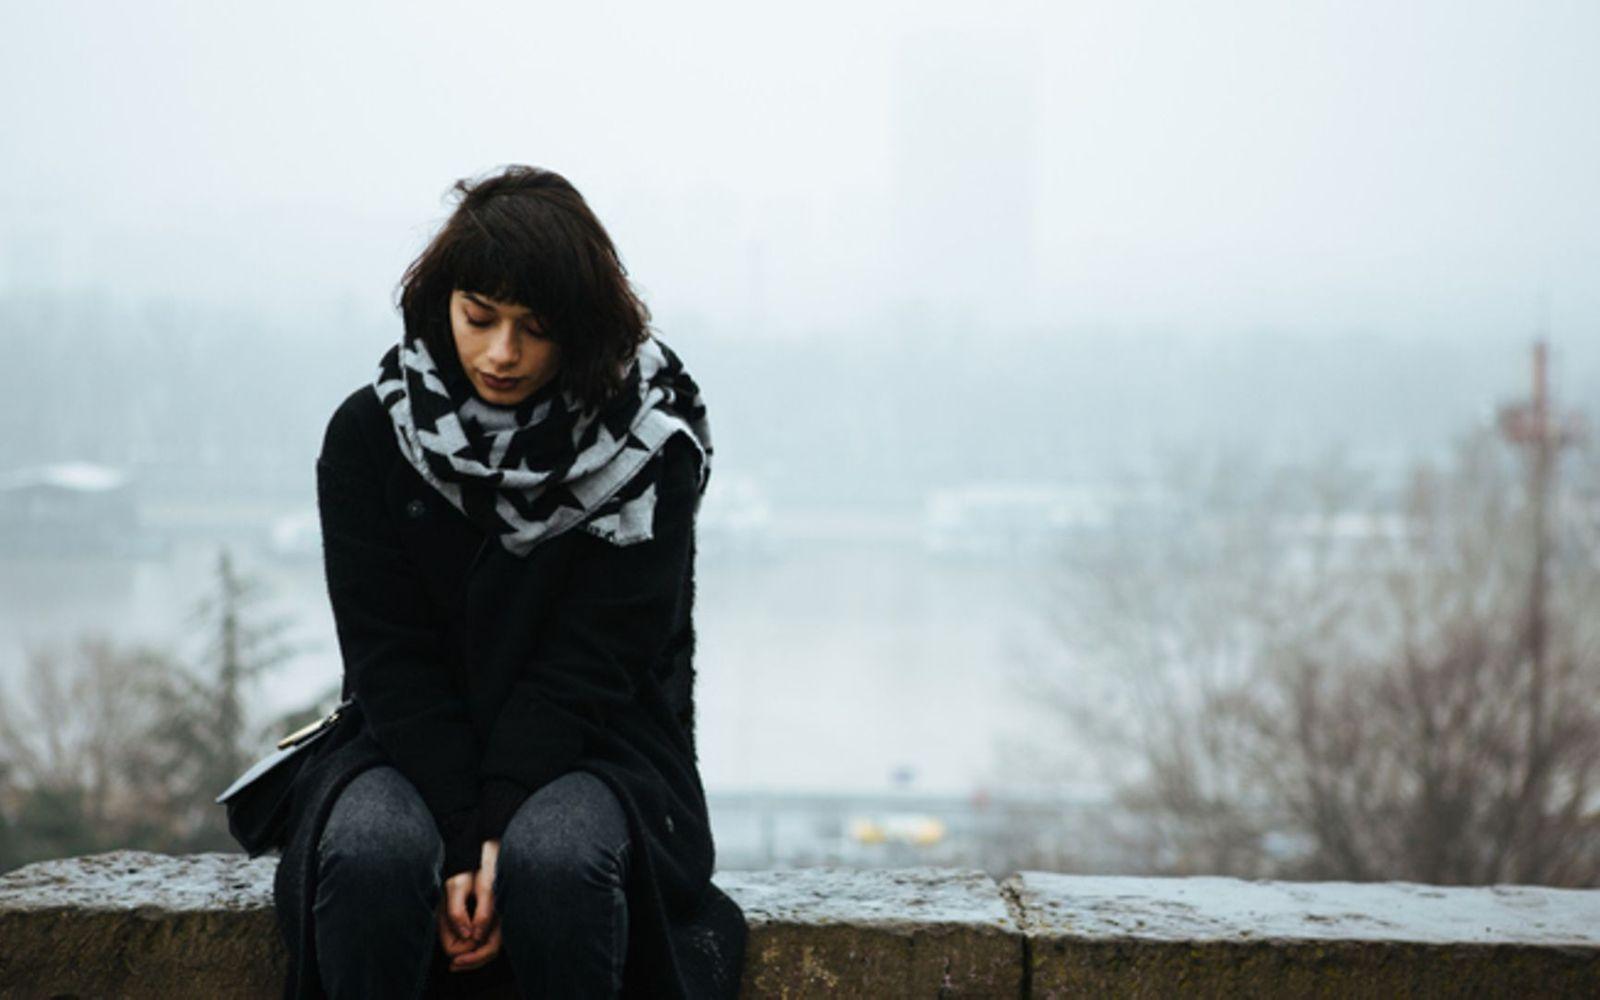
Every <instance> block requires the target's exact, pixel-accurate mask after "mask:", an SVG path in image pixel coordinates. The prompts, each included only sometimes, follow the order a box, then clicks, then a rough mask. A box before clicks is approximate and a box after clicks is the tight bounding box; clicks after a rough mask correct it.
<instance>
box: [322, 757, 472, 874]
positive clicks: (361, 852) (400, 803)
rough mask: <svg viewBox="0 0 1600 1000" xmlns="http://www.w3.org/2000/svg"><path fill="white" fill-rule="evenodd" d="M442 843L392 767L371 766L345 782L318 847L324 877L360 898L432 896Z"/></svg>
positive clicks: (429, 818) (419, 803)
mask: <svg viewBox="0 0 1600 1000" xmlns="http://www.w3.org/2000/svg"><path fill="white" fill-rule="evenodd" d="M443 863H444V841H443V839H442V838H441V837H440V836H439V831H438V829H437V827H436V826H435V825H434V822H433V817H432V814H431V813H429V812H428V810H427V808H426V806H425V805H423V803H422V800H421V796H420V795H418V793H417V792H416V790H415V788H414V787H412V786H411V785H410V783H409V782H407V781H406V779H405V778H403V777H402V776H400V774H399V772H398V771H395V770H394V769H393V768H388V767H379V768H371V769H369V770H367V771H364V772H362V773H361V774H360V775H357V777H356V778H355V779H354V780H353V781H352V782H351V783H350V785H348V786H346V788H345V791H344V793H343V794H341V795H340V797H339V800H338V801H337V802H336V803H335V804H334V809H333V812H332V814H330V816H329V817H328V822H327V826H326V827H325V828H324V830H323V835H322V840H321V842H320V843H319V845H318V864H319V866H320V873H321V876H322V877H323V878H328V879H331V880H333V881H334V882H335V883H338V884H340V885H341V886H343V887H344V889H346V890H349V891H354V892H356V893H358V894H359V895H360V896H362V897H367V898H370V896H372V895H376V896H378V897H380V898H381V897H383V896H385V895H412V894H415V893H416V892H417V891H419V890H420V891H421V892H423V893H424V894H425V895H426V896H428V898H429V899H435V898H436V897H437V895H438V894H439V893H440V892H441V891H442V889H441V880H440V877H439V872H440V867H441V866H442V864H443Z"/></svg>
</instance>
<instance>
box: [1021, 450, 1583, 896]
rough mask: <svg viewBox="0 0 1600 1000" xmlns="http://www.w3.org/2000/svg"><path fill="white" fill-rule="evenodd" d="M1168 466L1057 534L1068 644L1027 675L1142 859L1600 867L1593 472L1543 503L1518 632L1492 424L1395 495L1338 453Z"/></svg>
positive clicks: (1509, 522) (1515, 583)
mask: <svg viewBox="0 0 1600 1000" xmlns="http://www.w3.org/2000/svg"><path fill="white" fill-rule="evenodd" d="M1585 460H1586V462H1587V464H1586V465H1585V466H1584V467H1583V468H1582V469H1580V470H1579V471H1580V474H1581V475H1582V476H1584V477H1585V481H1586V482H1588V481H1592V480H1593V479H1594V478H1595V469H1594V465H1595V463H1594V460H1593V457H1592V456H1586V459H1585ZM1173 482H1174V484H1175V491H1174V492H1173V495H1174V496H1177V497H1180V498H1182V500H1183V501H1184V502H1183V503H1182V504H1181V505H1180V506H1178V507H1175V508H1171V509H1169V510H1168V511H1167V512H1166V514H1165V516H1162V517H1145V518H1137V517H1135V516H1131V515H1130V516H1129V517H1127V518H1125V520H1124V522H1123V523H1122V524H1120V525H1119V526H1118V528H1117V529H1114V530H1113V531H1111V532H1109V533H1108V534H1107V535H1106V536H1104V537H1103V538H1102V539H1101V540H1100V543H1099V544H1096V545H1092V546H1085V547H1082V548H1080V549H1078V550H1077V557H1078V558H1077V562H1076V563H1075V564H1074V565H1073V566H1071V567H1070V568H1069V572H1068V573H1067V574H1066V576H1065V578H1064V582H1063V584H1062V586H1061V587H1060V589H1059V590H1057V591H1056V592H1055V594H1054V595H1053V598H1052V599H1053V606H1054V608H1055V613H1056V615H1057V618H1056V620H1057V622H1058V624H1060V626H1061V635H1062V638H1063V640H1064V643H1065V646H1066V648H1067V649H1069V650H1070V651H1071V653H1072V654H1073V659H1072V660H1070V661H1069V669H1068V670H1066V671H1060V670H1058V671H1057V672H1056V673H1055V674H1053V675H1049V674H1036V675H1034V676H1032V677H1031V678H1030V685H1031V686H1030V691H1031V692H1032V693H1033V695H1034V696H1036V697H1040V698H1044V699H1047V700H1048V701H1050V703H1052V704H1054V705H1055V706H1056V707H1057V708H1059V710H1060V711H1061V712H1062V713H1063V714H1064V716H1065V718H1067V719H1068V720H1069V721H1070V722H1071V724H1072V728H1073V731H1074V732H1076V733H1078V734H1081V735H1082V736H1085V737H1087V739H1084V740H1082V745H1083V746H1085V747H1097V748H1099V749H1100V750H1102V751H1104V752H1105V757H1104V762H1105V764H1106V765H1107V766H1106V769H1105V773H1106V774H1107V776H1108V779H1109V781H1110V782H1111V784H1112V785H1113V787H1114V788H1116V789H1117V792H1118V796H1119V801H1120V802H1121V804H1122V806H1123V807H1124V810H1125V815H1126V816H1127V817H1128V819H1129V821H1130V822H1129V823H1128V824H1127V825H1126V826H1125V828H1124V829H1123V831H1122V832H1123V833H1124V834H1125V835H1127V836H1128V837H1129V841H1128V843H1129V849H1130V850H1133V851H1134V852H1135V853H1136V856H1137V857H1139V858H1140V864H1141V865H1142V866H1143V867H1147V868H1149V869H1153V870H1160V871H1172V872H1201V871H1205V872H1218V873H1229V874H1240V875H1247V876H1259V875H1289V876H1308V877H1336V878H1355V879H1375V878H1406V879H1416V880H1422V881H1429V882H1458V883H1462V882H1465V883H1483V882H1493V881H1518V882H1539V883H1549V884H1568V885H1580V884H1593V883H1594V882H1595V881H1596V880H1597V879H1600V798H1597V792H1596V777H1597V774H1596V771H1597V768H1600V698H1597V697H1596V695H1597V694H1600V649H1597V639H1600V636H1597V634H1596V633H1597V631H1600V629H1597V627H1596V626H1597V625H1600V622H1596V620H1595V617H1594V616H1593V615H1592V614H1587V613H1585V609H1592V608H1593V607H1595V606H1596V605H1595V603H1594V602H1595V599H1596V597H1597V596H1600V545H1597V544H1596V538H1597V536H1600V532H1597V531H1596V530H1595V529H1594V526H1593V517H1594V506H1593V504H1594V496H1595V494H1594V492H1593V491H1592V490H1591V489H1589V488H1588V487H1587V486H1579V487H1578V488H1575V489H1572V490H1570V491H1568V492H1567V493H1564V494H1562V496H1561V498H1560V499H1561V501H1562V502H1561V503H1559V504H1557V505H1556V506H1557V508H1558V509H1557V510H1556V511H1555V516H1554V518H1553V521H1552V523H1553V525H1554V526H1555V527H1554V529H1553V532H1552V538H1551V545H1552V549H1551V551H1552V552H1554V553H1555V558H1554V559H1552V560H1551V561H1550V567H1549V570H1550V573H1549V580H1548V588H1547V591H1546V594H1547V603H1546V606H1545V607H1544V609H1543V611H1542V613H1541V616H1540V617H1541V620H1542V624H1541V626H1540V627H1541V630H1542V631H1541V633H1540V635H1539V636H1538V638H1537V640H1535V639H1534V637H1533V636H1532V635H1530V632H1529V625H1528V623H1529V621H1530V615H1529V614H1528V604H1529V600H1530V596H1529V595H1530V587H1529V577H1530V573H1532V572H1533V570H1532V560H1533V554H1534V548H1535V545H1534V535H1533V534H1532V532H1531V531H1530V530H1529V518H1530V517H1533V516H1534V510H1533V502H1532V498H1531V497H1530V495H1529V493H1530V491H1529V490H1528V489H1527V487H1526V485H1525V483H1524V481H1523V480H1522V479H1521V478H1520V477H1519V475H1518V469H1517V464H1516V460H1515V456H1514V455H1512V454H1511V452H1510V451H1509V450H1508V449H1507V448H1506V447H1505V446H1504V445H1503V444H1501V443H1500V442H1499V441H1497V440H1496V439H1495V438H1494V437H1493V435H1492V433H1491V432H1489V431H1488V430H1483V431H1480V432H1478V433H1475V434H1471V435H1469V436H1468V437H1467V438H1465V439H1464V440H1463V441H1462V442H1461V443H1460V445H1459V447H1458V449H1457V452H1456V454H1455V456H1454V459H1453V461H1452V462H1451V463H1449V464H1448V465H1447V467H1445V468H1443V469H1434V468H1431V467H1428V466H1426V465H1423V466H1419V467H1418V468H1417V469H1416V471H1415V473H1414V475H1413V476H1412V477H1411V478H1410V481H1409V483H1407V484H1406V485H1405V487H1404V488H1403V489H1402V490H1401V491H1400V494H1399V495H1398V496H1396V497H1393V498H1385V497H1384V496H1382V495H1381V494H1379V493H1378V492H1377V491H1376V490H1375V489H1374V488H1373V487H1372V485H1371V483H1370V481H1369V480H1367V479H1366V478H1365V477H1363V476H1361V475H1359V474H1357V473H1356V472H1355V471H1353V470H1351V469H1349V468H1348V467H1347V466H1345V465H1344V463H1342V462H1339V461H1337V460H1330V461H1326V462H1324V463H1320V465H1319V466H1318V467H1314V468H1313V469H1311V470H1310V471H1308V472H1303V473H1300V474H1296V475H1290V474H1285V473H1275V474H1268V473H1266V472H1264V471H1262V470H1261V469H1259V468H1252V467H1250V466H1249V465H1248V464H1244V463H1238V462H1232V463H1226V464H1223V465H1221V466H1219V467H1216V468H1214V469H1212V470H1210V472H1209V473H1208V472H1206V471H1205V470H1200V471H1199V472H1198V473H1197V472H1196V470H1194V469H1179V470H1178V471H1177V473H1176V474H1175V475H1174V477H1173ZM1535 641H1537V642H1538V643H1541V644H1542V645H1541V647H1540V649H1541V653H1540V659H1541V669H1540V670H1538V671H1535V670H1533V669H1532V668H1531V664H1530V656H1531V655H1532V651H1533V649H1534V648H1535V647H1534V643H1535Z"/></svg>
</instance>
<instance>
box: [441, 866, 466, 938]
mask: <svg viewBox="0 0 1600 1000" xmlns="http://www.w3.org/2000/svg"><path fill="white" fill-rule="evenodd" d="M472 879H473V873H472V872H458V873H457V874H455V875H452V876H450V878H449V880H448V881H447V882H446V883H445V899H446V906H447V912H448V914H449V917H450V926H452V927H454V928H455V931H456V936H457V937H463V938H464V937H468V936H469V935H470V934H471V932H472V918H471V917H470V916H469V915H468V914H467V896H468V895H470V894H471V892H472Z"/></svg>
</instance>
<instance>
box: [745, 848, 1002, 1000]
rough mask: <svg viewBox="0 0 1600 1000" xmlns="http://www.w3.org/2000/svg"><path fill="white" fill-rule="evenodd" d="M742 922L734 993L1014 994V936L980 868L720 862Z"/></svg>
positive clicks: (758, 995)
mask: <svg viewBox="0 0 1600 1000" xmlns="http://www.w3.org/2000/svg"><path fill="white" fill-rule="evenodd" d="M717 884H718V885H720V886H721V887H722V888H723V890H724V891H726V892H727V893H728V895H730V896H732V897H733V898H734V899H735V900H736V901H737V902H738V903H739V905H740V906H741V907H742V908H743V909H744V911H745V916H746V917H747V918H748V919H749V921H750V943H749V947H748V950H747V952H746V955H745V974H744V984H743V990H742V995H743V996H746V997H752V998H764V997H784V998H798V997H933V996H951V997H954V996H974V997H1015V996H1021V995H1022V973H1023V969H1022V941H1021V938H1020V936H1019V935H1018V928H1017V924H1016V921H1015V920H1014V919H1013V917H1012V915H1011V913H1010V911H1009V910H1008V909H1007V906H1006V902H1005V900H1004V899H1003V898H1002V897H1001V895H1000V892H999V889H998V887H997V886H996V885H995V884H994V882H993V881H992V880H991V879H990V878H989V877H988V876H987V875H985V874H983V873H982V872H979V871H966V870H960V869H949V868H907V869H891V870H885V871H860V870H855V869H840V868H799V869H790V870H778V871H764V872H722V873H719V874H718V876H717Z"/></svg>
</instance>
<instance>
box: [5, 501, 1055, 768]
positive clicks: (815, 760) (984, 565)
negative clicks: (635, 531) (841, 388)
mask: <svg viewBox="0 0 1600 1000" xmlns="http://www.w3.org/2000/svg"><path fill="white" fill-rule="evenodd" d="M263 513H264V512H263ZM918 513H919V512H917V511H907V512H904V513H892V512H891V513H877V512H875V513H871V514H865V515H839V514H818V515H812V516H809V517H796V516H791V517H788V518H787V519H782V520H775V521H774V522H773V523H772V524H770V525H769V526H768V528H769V530H768V531H766V532H765V533H764V536H765V538H766V543H765V544H764V545H763V546H762V551H749V550H741V549H740V548H739V547H738V546H734V545H723V544H720V543H719V542H718V540H717V539H716V538H714V537H707V536H706V535H705V534H704V533H703V534H702V543H701V554H700V558H699V567H698V581H699V583H698V594H697V604H696V620H697V623H698V628H699V647H698V650H699V651H698V658H697V664H698V667H699V671H700V674H699V677H700V679H699V687H698V694H697V705H698V713H699V716H698V733H699V748H700V757H701V769H702V774H703V776H704V778H705V782H706V785H707V787H708V789H711V790H714V791H719V792H764V791H771V792H828V793H872V792H876V791H887V790H890V789H896V790H899V791H916V792H921V793H933V794H956V795H961V794H968V793H971V792H972V791H974V790H976V789H978V788H980V787H991V786H993V784H994V783H995V782H996V781H997V778H998V775H997V773H996V771H997V762H996V759H995V748H996V741H997V739H999V738H1002V737H1003V736H1004V735H1005V734H1006V733H1007V732H1008V731H1011V730H1015V729H1016V728H1017V726H1018V725H1019V722H1018V717H1019V712H1020V706H1021V705H1022V704H1023V701H1022V699H1020V698H1019V696H1018V695H1017V694H1016V693H1015V692H1014V691H1013V688H1012V685H1011V683H1010V681H1009V678H1010V677H1011V676H1012V672H1011V670H1010V669H1009V668H1010V667H1011V666H1012V665H1013V664H1015V663H1017V662H1019V660H1020V659H1022V658H1025V657H1029V656H1033V655H1049V652H1048V651H1049V643H1050V640H1049V638H1048V633H1047V632H1046V631H1045V628H1044V624H1043V622H1042V621H1041V620H1040V618H1039V614H1038V612H1037V611H1036V610H1035V608H1036V605H1037V602H1036V601H1035V599H1034V597H1033V595H1034V594H1035V593H1036V592H1037V587H1036V586H1034V585H1033V574H1035V573H1037V572H1038V567H1037V565H1036V564H1031V563H1027V562H1019V561H1016V560H1003V559H980V558H977V557H973V556H966V557H959V558H958V557H953V556H948V555H938V554H935V553H933V552H930V551H928V550H927V549H926V548H925V547H924V546H923V544H922V543H921V537H920V534H919V530H918V525H919V522H918ZM244 520H245V519H240V520H239V521H235V522H234V523H243V521H244ZM248 520H250V521H253V522H254V523H258V524H259V523H262V522H261V521H260V519H259V518H255V517H252V518H250V519H248ZM147 523H148V522H147ZM207 534H208V535H209V536H211V537H213V538H221V537H224V536H223V535H222V533H220V532H217V531H210V532H207ZM313 541H314V540H313ZM220 544H221V542H220V541H206V542H201V541H196V540H193V535H191V536H190V540H188V541H179V542H176V543H174V544H173V545H172V546H171V547H170V548H169V549H168V550H167V551H166V552H165V553H164V554H163V555H160V556H154V557H151V556H146V557H131V556H129V557H121V558H96V557H91V556H83V555H78V556H54V555H51V556H43V555H27V556H19V555H14V556H8V557H3V558H0V680H3V681H4V682H5V684H6V685H7V694H8V697H15V696H16V693H17V690H18V689H17V687H16V684H17V682H18V681H19V679H20V676H19V675H20V674H21V672H22V666H23V662H24V656H25V649H26V648H28V646H29V645H30V644H46V643H48V644H64V643H66V642H69V641H71V640H73V639H74V638H75V637H77V636H78V635H80V634H83V633H87V632H98V633H101V634H104V635H106V636H108V637H111V638H113V639H116V640H121V641H143V642H150V643H156V644H160V645H165V646H168V647H170V648H174V649H176V650H178V651H179V652H180V653H181V654H183V655H186V656H190V657H193V656H196V655H198V653H199V649H200V642H201V640H202V637H200V636H197V635H196V629H195V626H194V624H193V620H192V618H191V617H190V616H191V614H192V609H193V607H194V606H195V604H196V602H197V601H199V600H200V599H201V598H202V597H204V596H205V595H206V594H207V593H208V592H209V590H210V588H211V587H212V586H213V583H214V579H215V570H216V558H217V552H218V547H219V545H220ZM228 546H229V551H230V552H232V554H233V557H234V561H235V565H236V567H237V568H238V570H239V571H240V572H241V573H242V574H244V575H247V576H250V577H253V578H255V579H256V580H258V581H259V583H260V585H261V592H262V595H263V600H262V602H261V603H260V605H259V607H258V617H274V616H278V617H282V618H283V619H284V620H285V621H287V622H288V624H289V631H288V632H287V637H288V638H289V639H290V640H291V641H292V642H293V643H295V644H296V646H297V652H296V653H295V655H294V656H293V658H292V659H291V660H289V661H288V662H286V663H285V664H284V665H283V666H281V667H279V668H278V670H277V671H276V672H275V673H274V674H272V675H271V677H270V678H269V679H268V680H267V681H266V682H265V683H264V684H263V685H262V686H261V688H260V689H259V691H257V692H255V694H254V696H253V698H252V710H253V711H254V713H255V718H256V719H258V720H265V719H267V718H269V717H271V716H272V715H273V714H276V713H277V712H279V711H282V710H286V709H288V708H292V707H296V706H299V705H302V704H304V703H306V702H307V701H309V700H311V699H313V698H315V697H316V696H317V695H318V694H319V693H321V692H323V691H325V690H326V689H327V688H329V687H330V686H332V685H334V684H336V683H337V681H338V678H339V671H340V662H339V656H338V651H337V646H336V643H335V639H334V632H333V621H332V616H331V614H330V612H329V609H328V604H327V597H326V591H325V587H324V583H323V578H322V569H321V564H320V561H319V560H318V557H317V556H316V555H315V553H316V549H315V548H314V547H313V546H307V545H301V546H300V548H299V553H300V554H298V555H295V556H285V555H281V554H274V550H273V547H272V546H271V545H268V544H266V541H265V538H264V536H261V537H258V536H256V535H253V534H250V533H248V532H243V531H236V532H235V533H234V534H233V535H232V536H231V540H229V541H228Z"/></svg>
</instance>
